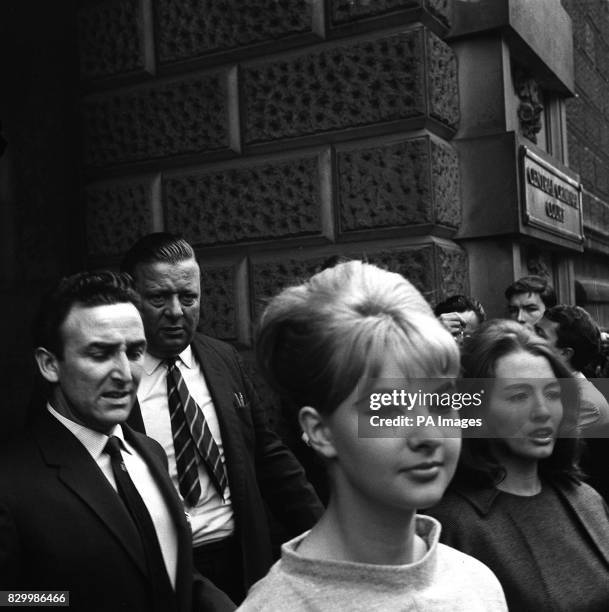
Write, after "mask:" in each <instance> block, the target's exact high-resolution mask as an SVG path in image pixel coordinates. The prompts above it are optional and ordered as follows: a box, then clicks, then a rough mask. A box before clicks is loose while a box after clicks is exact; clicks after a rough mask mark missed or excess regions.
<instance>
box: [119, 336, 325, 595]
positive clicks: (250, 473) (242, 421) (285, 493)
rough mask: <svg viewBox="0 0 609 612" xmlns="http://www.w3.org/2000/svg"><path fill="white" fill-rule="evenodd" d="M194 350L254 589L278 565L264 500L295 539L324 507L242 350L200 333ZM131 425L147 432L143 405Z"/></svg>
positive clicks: (248, 583)
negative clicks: (265, 404)
mask: <svg viewBox="0 0 609 612" xmlns="http://www.w3.org/2000/svg"><path fill="white" fill-rule="evenodd" d="M191 346H192V349H193V351H194V354H195V357H196V359H197V361H198V362H199V364H200V365H201V368H202V370H203V374H204V376H205V381H206V382H207V386H208V388H209V392H210V394H211V398H212V400H213V403H214V407H215V409H216V414H217V416H218V421H219V424H220V432H221V435H222V443H223V445H224V458H225V464H226V469H227V474H228V482H229V486H230V490H231V496H232V504H233V512H234V517H235V529H236V535H237V537H238V538H239V542H240V544H241V550H242V554H243V577H244V582H245V585H244V586H245V587H246V588H249V587H250V586H251V585H252V584H253V583H254V582H256V581H257V580H259V579H260V578H262V577H263V576H264V575H265V574H266V573H267V571H268V570H269V568H270V566H271V564H272V563H273V555H272V549H271V538H270V533H269V525H268V519H267V514H266V510H265V507H264V503H263V501H262V500H263V498H264V501H266V503H267V504H268V505H269V507H270V509H271V510H272V512H273V514H274V516H276V517H277V518H278V519H279V520H280V521H281V522H282V523H283V525H284V526H285V527H286V528H287V530H288V532H289V535H290V536H296V535H298V534H299V533H302V532H303V531H306V530H307V529H310V528H311V527H312V526H313V525H314V524H315V523H316V522H317V520H318V519H319V517H320V516H321V513H322V512H323V506H322V505H321V503H320V501H319V499H318V497H317V495H316V494H315V492H314V490H313V487H312V486H311V485H310V484H309V483H308V482H307V480H306V478H305V476H304V471H303V469H302V467H301V465H300V464H299V463H298V461H297V460H296V459H295V458H294V456H293V455H292V453H291V452H290V451H289V450H288V449H287V447H286V446H285V445H284V444H283V442H282V441H281V440H280V439H279V437H278V436H277V435H276V434H275V433H273V432H272V431H271V430H270V429H269V428H268V425H267V418H266V414H265V411H264V409H263V408H262V406H261V404H260V402H259V401H256V393H255V391H254V389H253V387H252V384H251V382H250V380H249V378H248V376H247V375H246V374H245V373H244V371H243V366H242V364H241V360H240V358H239V356H238V353H237V351H236V350H235V349H234V348H233V347H232V346H230V345H228V344H226V343H225V342H220V341H219V340H215V339H214V338H210V337H209V336H205V335H203V334H197V336H196V337H195V339H194V341H193V343H192V345H191ZM130 424H131V425H132V427H134V428H135V429H139V430H140V431H142V432H143V431H144V424H143V421H142V418H141V413H140V411H139V407H138V406H137V405H136V406H135V407H134V410H133V412H132V414H131V417H130Z"/></svg>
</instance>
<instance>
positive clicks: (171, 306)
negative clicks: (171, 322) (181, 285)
mask: <svg viewBox="0 0 609 612" xmlns="http://www.w3.org/2000/svg"><path fill="white" fill-rule="evenodd" d="M165 314H166V315H167V316H169V317H174V318H177V317H181V316H182V314H184V311H183V310H182V303H181V302H180V299H179V297H178V296H177V295H172V296H171V297H170V298H169V299H168V300H167V302H166V303H165Z"/></svg>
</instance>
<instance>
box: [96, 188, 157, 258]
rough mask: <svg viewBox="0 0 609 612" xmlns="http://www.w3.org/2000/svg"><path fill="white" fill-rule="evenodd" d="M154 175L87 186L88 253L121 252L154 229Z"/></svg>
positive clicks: (105, 253)
mask: <svg viewBox="0 0 609 612" xmlns="http://www.w3.org/2000/svg"><path fill="white" fill-rule="evenodd" d="M153 186H154V179H152V178H147V179H143V180H138V181H130V182H122V183H115V182H113V183H100V184H96V185H91V186H89V187H88V188H87V189H86V196H85V197H86V207H87V208H86V210H87V251H88V254H89V255H119V254H122V253H125V251H126V250H127V249H128V248H129V247H130V246H131V245H132V244H133V243H134V242H135V241H136V240H137V239H138V238H140V237H141V236H143V235H144V234H147V233H149V232H151V231H153V226H152V198H153V189H154V187H153Z"/></svg>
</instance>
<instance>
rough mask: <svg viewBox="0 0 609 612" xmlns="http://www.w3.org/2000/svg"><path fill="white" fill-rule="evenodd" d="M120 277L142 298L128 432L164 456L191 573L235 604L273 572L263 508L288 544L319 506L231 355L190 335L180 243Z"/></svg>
mask: <svg viewBox="0 0 609 612" xmlns="http://www.w3.org/2000/svg"><path fill="white" fill-rule="evenodd" d="M122 269H123V270H124V271H125V272H128V273H129V274H130V275H131V276H132V277H133V279H134V282H135V288H136V290H137V292H138V293H139V294H140V297H141V306H140V312H141V314H142V319H143V321H144V329H145V332H146V339H147V341H148V347H147V351H146V354H145V355H144V362H143V368H144V372H143V378H142V384H141V385H140V389H139V391H138V400H139V406H138V407H137V408H136V409H135V410H134V412H133V414H132V418H131V420H130V422H131V423H132V424H133V426H134V427H136V428H139V429H140V430H142V431H145V432H146V433H147V434H148V435H149V436H151V437H153V438H154V439H156V440H158V441H159V442H160V444H161V445H162V447H163V449H164V450H165V452H166V453H167V456H168V458H169V473H170V476H171V478H172V480H173V483H174V485H175V488H176V489H177V490H178V491H179V493H180V496H181V498H182V500H183V503H184V507H185V509H186V511H187V512H188V514H189V515H190V522H191V526H192V531H193V544H194V562H195V566H196V567H197V568H198V569H199V570H200V571H201V572H202V573H203V574H204V575H205V576H206V577H208V578H210V579H211V580H212V581H213V582H214V584H216V585H217V586H218V587H219V588H221V589H222V590H224V591H225V592H226V593H228V594H229V596H230V597H231V598H232V599H233V600H234V601H236V602H240V601H241V600H242V599H243V598H244V597H245V594H246V592H247V589H248V588H249V587H250V586H251V585H252V584H253V583H254V582H256V581H257V580H259V579H260V578H262V577H263V576H264V575H265V574H266V572H267V571H268V569H269V567H270V566H271V564H272V562H273V555H272V550H271V538H270V533H269V525H268V520H267V514H266V509H265V503H264V502H266V504H268V506H269V507H270V508H271V510H272V511H273V512H274V514H275V516H276V517H277V518H279V519H280V520H281V522H282V523H283V524H284V525H285V526H286V528H287V530H288V532H289V534H290V535H293V536H295V535H297V534H299V533H302V532H303V531H305V530H307V529H309V528H311V527H312V526H313V524H314V523H315V522H316V520H317V518H318V517H319V516H320V514H321V511H322V506H321V504H320V502H319V500H318V498H317V496H316V495H315V493H314V491H313V488H312V487H311V485H310V484H308V483H307V481H306V479H305V477H304V472H303V470H302V468H301V466H300V464H299V463H298V462H297V461H296V459H295V458H294V456H293V455H292V454H291V452H290V451H289V450H288V449H287V448H286V447H285V445H284V444H283V443H282V442H281V441H280V440H279V438H278V437H277V436H276V435H275V434H274V433H273V432H272V431H270V430H269V428H268V427H267V419H266V415H265V413H264V410H263V409H262V407H261V406H260V404H259V402H257V401H256V396H255V393H254V391H253V388H252V385H251V383H250V381H249V379H248V377H247V375H246V374H245V372H244V370H243V367H242V364H241V361H240V359H239V356H238V354H237V352H236V351H235V349H234V348H232V347H231V346H230V345H228V344H226V343H224V342H220V341H218V340H215V339H214V338H210V337H209V336H205V335H203V334H201V333H198V332H197V326H198V323H199V310H200V298H201V286H200V270H199V265H198V263H197V260H196V258H195V254H194V251H193V249H192V247H191V246H190V245H189V244H188V242H186V241H185V240H183V239H182V238H179V237H177V236H173V235H172V234H168V233H155V234H150V235H148V236H145V237H143V238H142V239H141V240H139V241H138V242H137V243H136V244H134V245H133V247H132V248H131V249H130V250H129V252H128V253H127V254H126V256H125V258H124V260H123V264H122ZM263 499H264V502H263Z"/></svg>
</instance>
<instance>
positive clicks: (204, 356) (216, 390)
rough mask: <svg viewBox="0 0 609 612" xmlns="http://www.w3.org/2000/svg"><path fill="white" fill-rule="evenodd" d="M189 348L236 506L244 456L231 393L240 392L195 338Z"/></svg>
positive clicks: (215, 359)
mask: <svg viewBox="0 0 609 612" xmlns="http://www.w3.org/2000/svg"><path fill="white" fill-rule="evenodd" d="M192 348H193V351H194V353H195V357H196V358H197V361H198V362H199V365H200V366H201V370H202V371H203V375H204V376H205V382H206V383H207V388H208V390H209V393H210V395H211V399H212V401H213V403H214V408H215V410H216V416H217V418H218V423H219V425H220V432H221V434H222V445H223V450H224V465H225V467H226V472H227V475H228V484H229V486H230V490H231V495H232V497H233V503H235V502H237V503H238V502H239V501H240V500H239V499H237V497H238V496H239V495H241V492H243V491H244V490H245V480H244V478H245V474H246V469H245V468H246V465H245V457H246V455H247V453H246V452H245V450H244V449H243V448H242V445H243V442H242V439H241V423H240V421H239V417H238V416H237V413H236V412H235V404H234V397H235V396H234V394H235V392H237V391H240V389H236V388H233V386H232V380H233V377H230V378H229V377H227V375H226V373H227V371H226V366H225V365H224V362H223V360H221V359H219V358H218V356H217V355H216V354H215V353H214V352H213V351H211V350H210V349H209V348H208V347H207V346H206V345H205V343H204V342H202V341H201V340H200V339H199V338H198V337H195V339H194V341H193V343H192Z"/></svg>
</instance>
